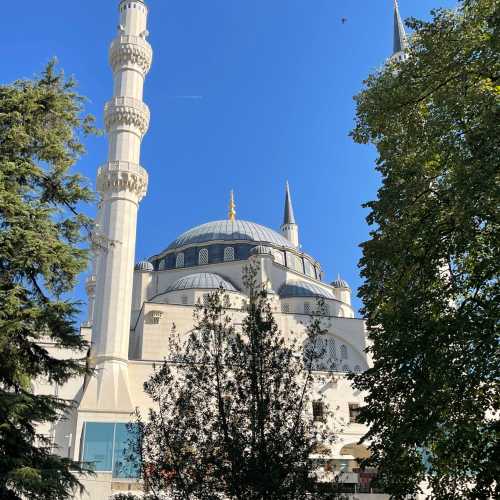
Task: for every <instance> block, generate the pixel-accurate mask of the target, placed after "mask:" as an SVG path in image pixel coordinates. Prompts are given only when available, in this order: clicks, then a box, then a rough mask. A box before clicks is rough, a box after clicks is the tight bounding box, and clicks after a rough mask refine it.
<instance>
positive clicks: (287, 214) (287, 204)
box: [283, 181, 295, 225]
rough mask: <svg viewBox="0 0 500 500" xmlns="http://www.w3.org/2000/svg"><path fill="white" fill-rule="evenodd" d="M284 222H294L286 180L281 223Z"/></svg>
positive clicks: (288, 186)
mask: <svg viewBox="0 0 500 500" xmlns="http://www.w3.org/2000/svg"><path fill="white" fill-rule="evenodd" d="M285 224H295V215H294V213H293V206H292V196H291V195H290V185H289V184H288V181H286V192H285V214H284V217H283V225H285Z"/></svg>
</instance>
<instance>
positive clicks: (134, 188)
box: [80, 0, 153, 411]
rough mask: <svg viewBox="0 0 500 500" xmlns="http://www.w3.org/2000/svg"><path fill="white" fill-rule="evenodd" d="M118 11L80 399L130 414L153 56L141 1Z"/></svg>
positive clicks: (126, 0) (128, 1)
mask: <svg viewBox="0 0 500 500" xmlns="http://www.w3.org/2000/svg"><path fill="white" fill-rule="evenodd" d="M119 11H120V21H119V25H118V35H117V37H116V38H115V39H114V41H113V43H112V44H111V48H110V52H109V60H110V64H111V68H112V70H113V79H114V92H113V98H112V99H111V100H110V101H109V102H108V103H107V104H106V106H105V110H104V122H105V125H106V130H107V133H108V139H109V151H108V161H107V163H105V164H104V165H102V166H101V167H100V168H99V170H98V174H97V190H98V192H99V195H100V197H101V204H100V210H99V215H98V219H99V223H100V224H99V227H98V231H99V235H98V238H97V239H98V241H99V252H98V257H97V276H96V284H95V300H94V313H93V328H92V350H93V358H94V359H93V362H94V363H95V365H96V375H95V377H93V380H92V382H91V383H90V384H89V386H88V388H87V391H86V394H85V396H84V399H83V400H82V405H83V407H85V406H87V405H89V406H94V407H95V408H96V409H98V410H111V411H114V410H123V411H127V410H128V409H132V403H131V400H130V394H129V389H128V349H129V334H130V312H131V305H132V284H133V273H134V261H135V242H136V226H137V210H138V208H139V202H140V201H141V199H142V198H143V197H144V195H145V194H146V190H147V184H148V174H147V172H146V170H144V168H142V167H141V166H140V152H141V141H142V138H143V136H144V134H145V133H146V131H147V130H148V126H149V109H148V107H147V106H146V105H145V104H144V102H143V100H142V99H143V88H144V80H145V77H146V74H147V73H148V71H149V69H150V67H151V62H152V56H153V51H152V49H151V46H150V45H149V43H148V42H147V41H146V37H147V36H148V31H147V15H148V9H147V7H146V5H145V3H144V1H142V0H121V2H120V4H119ZM82 405H80V408H82Z"/></svg>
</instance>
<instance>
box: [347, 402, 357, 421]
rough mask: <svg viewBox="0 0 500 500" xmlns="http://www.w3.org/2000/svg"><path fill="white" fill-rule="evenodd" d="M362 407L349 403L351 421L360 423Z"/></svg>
mask: <svg viewBox="0 0 500 500" xmlns="http://www.w3.org/2000/svg"><path fill="white" fill-rule="evenodd" d="M359 413H360V407H359V404H358V403H349V421H350V422H351V423H356V422H357V421H358V417H359Z"/></svg>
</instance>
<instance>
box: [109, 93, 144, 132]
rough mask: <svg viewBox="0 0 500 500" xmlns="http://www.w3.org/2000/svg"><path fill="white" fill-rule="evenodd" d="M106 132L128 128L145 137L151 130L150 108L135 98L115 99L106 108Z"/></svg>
mask: <svg viewBox="0 0 500 500" xmlns="http://www.w3.org/2000/svg"><path fill="white" fill-rule="evenodd" d="M104 123H105V125H106V130H107V131H108V132H111V131H112V130H113V129H115V128H116V127H119V126H128V127H131V128H133V129H135V130H136V131H137V132H138V133H139V134H140V135H141V136H143V135H144V134H145V133H146V132H147V130H148V128H149V108H148V107H147V106H146V104H144V103H143V102H142V101H139V100H138V99H134V98H133V97H115V98H113V99H112V100H111V101H109V102H107V103H106V106H105V108H104Z"/></svg>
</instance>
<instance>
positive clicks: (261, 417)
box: [140, 266, 334, 500]
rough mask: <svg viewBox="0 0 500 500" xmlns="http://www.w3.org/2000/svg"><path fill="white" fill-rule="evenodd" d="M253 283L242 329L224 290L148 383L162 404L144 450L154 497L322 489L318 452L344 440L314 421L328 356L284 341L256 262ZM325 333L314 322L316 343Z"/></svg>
mask: <svg viewBox="0 0 500 500" xmlns="http://www.w3.org/2000/svg"><path fill="white" fill-rule="evenodd" d="M244 281H245V283H246V287H247V289H248V292H249V297H250V301H249V305H248V310H247V312H246V313H245V314H243V313H238V314H240V315H243V319H242V323H241V325H237V324H235V321H236V320H235V318H234V317H233V315H234V311H233V313H231V312H230V311H229V310H228V305H229V302H228V301H229V298H228V297H227V296H226V295H225V294H224V291H223V290H219V291H216V292H214V293H212V294H210V295H209V296H208V300H207V303H206V304H205V305H203V306H201V305H200V307H199V308H198V311H197V313H196V324H195V328H194V330H193V331H192V332H191V333H190V334H189V336H188V338H187V339H186V341H185V342H183V341H182V340H180V339H179V340H176V336H175V335H174V337H173V343H172V359H171V362H167V363H165V364H163V365H162V366H161V367H160V368H159V369H158V370H157V371H156V372H155V374H154V375H153V376H152V378H151V379H150V380H149V381H148V382H147V383H146V384H145V389H146V393H147V394H148V395H149V396H150V397H151V399H152V400H153V402H154V409H153V410H151V412H150V414H149V418H148V421H147V422H146V423H143V424H142V429H143V432H142V439H141V446H140V448H141V455H142V459H143V469H144V479H145V483H146V485H147V488H148V491H149V494H150V498H154V499H158V498H163V497H162V495H165V494H169V495H171V497H169V498H174V499H192V500H198V499H199V500H202V499H203V500H205V499H207V500H208V499H212V500H216V499H221V500H222V499H228V500H229V499H235V500H236V499H238V500H243V499H245V500H264V499H271V498H272V499H275V500H278V499H287V500H292V499H294V500H300V499H305V498H311V497H310V496H308V495H310V493H311V492H313V491H314V490H315V488H316V482H315V465H314V464H313V462H312V461H311V460H310V455H311V453H312V451H313V450H314V447H315V445H316V444H317V442H318V440H320V441H321V442H322V443H325V442H327V441H329V440H333V439H334V436H333V434H332V433H331V431H330V430H327V429H326V428H325V427H321V426H320V427H318V426H315V425H314V424H313V422H312V418H311V415H308V412H309V411H310V408H309V406H310V397H311V385H312V382H313V376H312V372H311V367H312V363H313V360H314V359H316V356H317V355H321V353H320V352H319V350H317V351H315V350H314V349H313V348H311V349H309V350H307V351H306V352H305V354H304V356H305V357H303V355H302V352H303V349H302V346H301V345H299V344H298V342H297V340H293V339H290V341H288V340H285V339H284V337H283V336H282V334H281V333H280V332H279V330H278V327H277V325H276V322H275V320H274V318H273V314H272V310H271V306H270V304H269V301H268V298H267V293H266V292H265V290H264V289H261V288H259V287H258V286H257V283H256V280H255V268H254V267H253V266H250V267H249V268H248V270H247V271H246V274H245V277H244ZM321 333H322V330H321V327H320V319H319V318H318V317H313V318H312V319H311V324H310V326H309V328H308V338H309V340H311V341H312V342H313V343H312V344H311V346H314V345H316V344H315V339H316V338H317V336H318V335H320V334H321ZM172 361H173V362H172ZM326 497H327V496H326V494H325V495H324V496H320V494H319V493H318V494H317V496H315V497H314V498H326ZM328 498H334V495H333V494H332V495H331V496H328Z"/></svg>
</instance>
